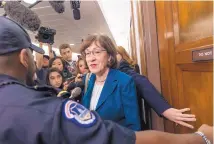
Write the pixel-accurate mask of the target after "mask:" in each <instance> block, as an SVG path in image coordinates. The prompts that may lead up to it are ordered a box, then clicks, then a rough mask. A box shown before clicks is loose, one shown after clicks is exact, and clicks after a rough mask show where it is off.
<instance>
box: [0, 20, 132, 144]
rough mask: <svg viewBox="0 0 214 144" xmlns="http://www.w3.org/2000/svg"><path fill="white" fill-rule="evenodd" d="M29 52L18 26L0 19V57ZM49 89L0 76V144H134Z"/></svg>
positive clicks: (120, 130) (129, 134) (122, 132)
mask: <svg viewBox="0 0 214 144" xmlns="http://www.w3.org/2000/svg"><path fill="white" fill-rule="evenodd" d="M23 48H31V49H33V50H35V51H37V52H40V53H44V51H43V50H42V49H40V48H38V47H36V46H34V45H32V44H31V41H30V38H29V35H28V34H27V33H26V32H25V31H24V29H22V28H21V27H20V26H19V25H18V24H16V23H14V22H12V21H11V20H8V19H7V18H4V17H0V57H1V55H4V54H8V53H12V52H14V51H17V50H20V49H23ZM56 95H57V92H56V90H54V89H52V88H51V87H46V86H44V87H38V86H37V87H29V86H26V85H25V84H23V83H21V82H19V81H18V80H17V79H15V78H13V77H11V76H8V75H4V74H0V144H119V143H121V144H134V143H135V139H136V137H135V133H134V132H133V131H132V130H128V129H126V128H124V127H121V126H119V125H117V124H115V123H113V122H111V121H103V120H101V119H100V117H99V116H98V115H97V114H96V113H95V112H91V111H89V110H87V109H86V108H85V107H83V106H82V105H80V104H78V103H76V102H74V101H72V100H70V99H62V98H58V97H56Z"/></svg>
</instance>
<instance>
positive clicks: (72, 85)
mask: <svg viewBox="0 0 214 144" xmlns="http://www.w3.org/2000/svg"><path fill="white" fill-rule="evenodd" d="M84 86H85V83H84V82H83V81H81V82H73V83H70V84H69V85H68V88H67V90H68V91H71V90H73V89H74V88H76V87H80V88H82V89H83V88H84Z"/></svg>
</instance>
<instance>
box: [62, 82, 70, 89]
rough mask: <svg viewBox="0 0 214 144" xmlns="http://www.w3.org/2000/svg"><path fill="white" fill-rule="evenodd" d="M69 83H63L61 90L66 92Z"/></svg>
mask: <svg viewBox="0 0 214 144" xmlns="http://www.w3.org/2000/svg"><path fill="white" fill-rule="evenodd" d="M68 85H69V83H68V82H67V81H66V82H64V83H63V90H65V91H67V89H68Z"/></svg>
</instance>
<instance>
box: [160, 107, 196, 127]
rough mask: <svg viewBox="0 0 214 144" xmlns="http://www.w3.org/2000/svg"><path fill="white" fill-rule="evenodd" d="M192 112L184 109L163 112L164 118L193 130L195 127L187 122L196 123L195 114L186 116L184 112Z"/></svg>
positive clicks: (171, 109)
mask: <svg viewBox="0 0 214 144" xmlns="http://www.w3.org/2000/svg"><path fill="white" fill-rule="evenodd" d="M187 111H190V108H184V109H175V108H169V109H167V110H165V111H164V112H163V116H164V117H165V118H167V119H169V120H170V121H173V122H175V123H176V124H179V125H182V126H185V127H188V128H191V129H193V128H194V127H193V126H192V125H190V124H188V123H187V122H194V121H196V118H195V115H194V114H184V112H187Z"/></svg>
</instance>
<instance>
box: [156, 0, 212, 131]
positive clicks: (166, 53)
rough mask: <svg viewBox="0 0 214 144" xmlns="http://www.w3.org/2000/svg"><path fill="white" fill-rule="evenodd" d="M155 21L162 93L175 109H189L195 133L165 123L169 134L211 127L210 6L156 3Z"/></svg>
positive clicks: (206, 3)
mask: <svg viewBox="0 0 214 144" xmlns="http://www.w3.org/2000/svg"><path fill="white" fill-rule="evenodd" d="M155 6H156V19H157V31H158V43H159V58H160V71H161V87H162V93H163V95H164V96H165V97H166V99H167V100H168V101H169V102H170V104H172V105H173V107H175V108H185V107H189V108H191V113H192V114H196V116H197V121H196V122H192V123H191V124H193V125H194V126H195V129H194V130H190V129H188V128H184V127H181V126H175V124H173V123H171V122H169V121H165V130H166V131H168V132H176V133H185V132H192V131H195V130H197V128H199V127H200V125H201V124H203V123H206V124H209V125H213V119H212V118H213V90H212V89H213V2H212V1H188V2H187V1H179V2H176V1H173V2H170V1H167V2H161V1H158V2H156V3H155Z"/></svg>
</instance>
